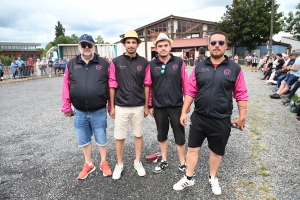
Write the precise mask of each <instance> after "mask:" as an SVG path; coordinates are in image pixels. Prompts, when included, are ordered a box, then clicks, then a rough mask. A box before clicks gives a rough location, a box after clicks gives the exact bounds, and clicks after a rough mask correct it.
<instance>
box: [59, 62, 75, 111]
mask: <svg viewBox="0 0 300 200" xmlns="http://www.w3.org/2000/svg"><path fill="white" fill-rule="evenodd" d="M61 111H62V112H63V113H67V112H71V111H72V108H71V99H70V78H69V70H68V67H66V70H65V76H64V79H63V88H62V105H61Z"/></svg>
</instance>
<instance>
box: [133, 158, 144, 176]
mask: <svg viewBox="0 0 300 200" xmlns="http://www.w3.org/2000/svg"><path fill="white" fill-rule="evenodd" d="M134 169H136V171H137V173H138V175H139V176H145V175H146V171H145V169H144V167H143V164H142V163H141V161H140V162H138V163H136V162H134Z"/></svg>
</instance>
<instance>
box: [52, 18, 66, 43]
mask: <svg viewBox="0 0 300 200" xmlns="http://www.w3.org/2000/svg"><path fill="white" fill-rule="evenodd" d="M61 35H62V36H65V28H64V27H63V25H62V24H61V23H60V21H58V22H57V25H55V39H54V40H56V39H57V38H58V37H59V36H61Z"/></svg>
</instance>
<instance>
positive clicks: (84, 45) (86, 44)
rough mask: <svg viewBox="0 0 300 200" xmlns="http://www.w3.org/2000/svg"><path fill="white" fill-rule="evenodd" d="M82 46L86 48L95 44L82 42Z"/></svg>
mask: <svg viewBox="0 0 300 200" xmlns="http://www.w3.org/2000/svg"><path fill="white" fill-rule="evenodd" d="M80 46H81V47H82V48H86V46H88V48H89V49H90V48H92V47H93V45H92V44H90V43H80Z"/></svg>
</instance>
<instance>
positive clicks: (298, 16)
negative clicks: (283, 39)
mask: <svg viewBox="0 0 300 200" xmlns="http://www.w3.org/2000/svg"><path fill="white" fill-rule="evenodd" d="M296 9H298V10H297V11H296V12H295V14H294V13H293V12H289V13H288V16H287V17H284V21H285V23H284V31H285V32H288V33H290V34H292V35H293V36H294V37H295V38H297V39H298V40H299V41H300V3H299V4H298V5H297V7H296Z"/></svg>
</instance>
